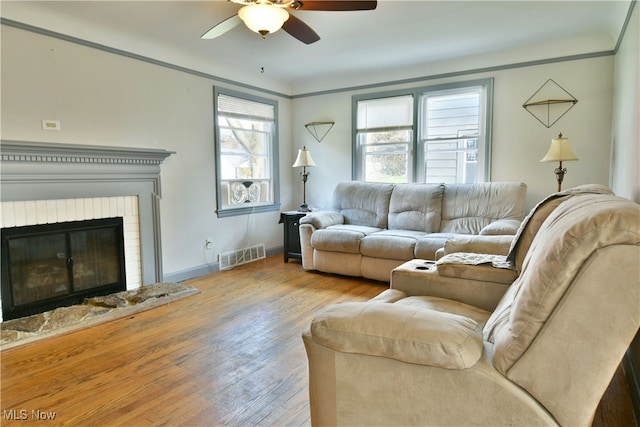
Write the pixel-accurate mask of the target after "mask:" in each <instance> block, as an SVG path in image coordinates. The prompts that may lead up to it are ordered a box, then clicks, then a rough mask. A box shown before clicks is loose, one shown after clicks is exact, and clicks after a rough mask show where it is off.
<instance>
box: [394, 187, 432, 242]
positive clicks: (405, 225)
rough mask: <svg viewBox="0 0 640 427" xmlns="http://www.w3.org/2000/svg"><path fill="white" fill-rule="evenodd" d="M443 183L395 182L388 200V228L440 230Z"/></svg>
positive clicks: (430, 231)
mask: <svg viewBox="0 0 640 427" xmlns="http://www.w3.org/2000/svg"><path fill="white" fill-rule="evenodd" d="M443 191H444V185H443V184H397V185H396V186H395V187H394V188H393V192H392V193H391V200H390V202H389V229H399V230H417V231H426V232H429V233H435V232H438V231H440V219H441V213H442V193H443Z"/></svg>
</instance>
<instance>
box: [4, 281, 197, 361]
mask: <svg viewBox="0 0 640 427" xmlns="http://www.w3.org/2000/svg"><path fill="white" fill-rule="evenodd" d="M198 292H199V291H198V290H197V289H195V288H191V287H188V286H184V285H181V284H178V283H158V284H154V285H148V286H143V287H141V288H139V289H136V290H132V291H123V292H118V293H116V294H111V295H107V296H101V297H93V298H87V299H85V301H84V302H83V303H82V304H78V305H73V306H69V307H60V308H56V309H55V310H51V311H47V312H44V313H40V314H35V315H33V316H28V317H22V318H20V319H13V320H7V321H5V322H2V323H1V324H0V328H1V332H2V334H1V337H0V346H1V348H2V350H6V349H8V348H11V347H14V346H16V345H20V344H26V343H27V342H32V341H35V340H38V339H41V338H46V337H50V336H54V335H57V334H60V333H65V332H70V331H72V330H76V329H81V328H84V327H88V326H92V325H96V324H98V323H103V322H107V321H110V320H114V319H117V318H120V317H124V316H128V315H131V314H134V313H138V312H141V311H144V310H148V309H151V308H154V307H158V306H160V305H163V304H168V303H170V302H172V301H176V300H178V299H180V298H184V297H187V296H189V295H193V294H196V293H198Z"/></svg>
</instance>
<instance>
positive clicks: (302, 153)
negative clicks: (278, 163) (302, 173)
mask: <svg viewBox="0 0 640 427" xmlns="http://www.w3.org/2000/svg"><path fill="white" fill-rule="evenodd" d="M315 165H316V162H314V161H313V159H312V158H311V153H310V152H309V151H308V150H307V147H304V148H302V150H298V157H297V158H296V161H295V162H294V163H293V166H292V167H294V168H301V167H303V166H304V167H309V166H315Z"/></svg>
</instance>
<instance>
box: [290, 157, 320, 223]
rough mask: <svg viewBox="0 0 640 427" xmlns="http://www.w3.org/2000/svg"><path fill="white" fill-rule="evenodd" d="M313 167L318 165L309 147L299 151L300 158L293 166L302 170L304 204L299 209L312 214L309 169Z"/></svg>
mask: <svg viewBox="0 0 640 427" xmlns="http://www.w3.org/2000/svg"><path fill="white" fill-rule="evenodd" d="M311 166H316V163H315V162H314V161H313V159H312V158H311V153H310V152H309V151H308V150H307V147H303V148H302V150H298V157H297V158H296V161H295V162H294V163H293V166H292V167H294V168H302V172H300V176H301V177H302V204H301V205H300V209H298V211H299V212H311V209H309V207H308V206H307V178H308V177H309V172H307V168H308V167H311Z"/></svg>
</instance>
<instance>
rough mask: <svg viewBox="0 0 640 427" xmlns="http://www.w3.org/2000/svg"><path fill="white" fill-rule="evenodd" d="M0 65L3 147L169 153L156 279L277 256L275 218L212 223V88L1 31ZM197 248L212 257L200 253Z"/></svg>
mask: <svg viewBox="0 0 640 427" xmlns="http://www.w3.org/2000/svg"><path fill="white" fill-rule="evenodd" d="M1 59H2V76H1V78H2V113H1V114H2V116H1V119H2V129H1V130H2V134H1V137H2V139H6V140H25V141H39V142H62V143H69V144H93V145H107V146H131V147H142V148H161V149H166V150H170V151H175V152H176V154H174V155H172V156H171V157H169V158H168V159H167V160H166V161H165V162H164V163H163V164H162V166H161V171H162V172H161V177H162V200H161V221H162V222H161V224H162V242H163V245H162V246H163V268H164V274H165V275H167V274H174V273H177V272H182V271H185V270H192V269H194V268H197V267H201V266H206V265H207V264H208V263H212V262H213V261H215V260H216V258H214V252H215V253H219V252H221V251H226V250H232V249H238V248H243V247H246V246H249V245H253V244H257V243H265V246H266V247H267V249H269V248H278V247H281V246H282V226H279V225H278V220H279V213H278V212H271V213H264V214H254V215H249V216H238V217H232V218H224V219H219V218H217V216H216V214H215V209H216V204H215V168H214V140H213V86H214V85H215V84H216V82H214V81H212V80H209V79H206V78H202V77H196V76H193V75H190V74H186V73H182V72H179V71H175V70H171V69H167V68H163V67H159V66H156V65H152V64H148V63H145V62H141V61H137V60H134V59H129V58H125V57H122V56H118V55H114V54H111V53H107V52H103V51H100V50H95V49H91V48H88V47H84V46H81V45H78V44H73V43H69V42H66V41H62V40H58V39H54V38H50V37H45V36H42V35H38V34H35V33H31V32H27V31H23V30H19V29H15V28H11V27H7V26H2V58H1ZM235 89H237V88H235ZM245 92H246V90H245ZM260 95H262V96H264V94H260ZM277 100H278V102H279V109H280V117H282V118H283V120H282V124H281V126H280V129H279V132H280V163H281V165H283V167H282V168H281V175H280V184H281V201H282V205H283V208H284V209H291V208H293V207H294V206H297V204H294V201H292V199H291V191H292V190H291V186H292V184H291V179H292V171H291V168H290V165H291V164H292V163H293V160H294V159H293V152H294V149H293V148H292V144H291V133H290V127H289V120H288V118H289V116H290V114H291V101H290V100H289V99H282V98H281V99H277ZM42 119H55V120H60V122H61V130H60V131H44V130H42V125H41V120H42ZM295 203H298V202H297V200H296V201H295ZM205 238H211V239H212V240H213V244H214V246H215V251H205V250H204V244H205Z"/></svg>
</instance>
